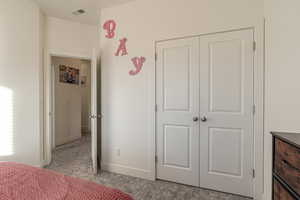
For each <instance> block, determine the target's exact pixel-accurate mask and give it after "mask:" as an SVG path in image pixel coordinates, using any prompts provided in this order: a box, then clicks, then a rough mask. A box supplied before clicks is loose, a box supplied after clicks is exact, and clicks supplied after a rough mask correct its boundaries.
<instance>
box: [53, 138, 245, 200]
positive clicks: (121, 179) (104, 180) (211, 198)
mask: <svg viewBox="0 0 300 200" xmlns="http://www.w3.org/2000/svg"><path fill="white" fill-rule="evenodd" d="M90 155H91V138H90V136H84V137H82V139H81V140H78V141H76V142H73V143H70V144H67V145H63V146H61V147H59V148H58V149H57V150H56V151H55V152H54V155H53V162H52V163H51V165H50V166H49V167H48V169H50V170H53V171H56V172H58V173H62V174H65V175H68V176H73V177H77V178H81V179H86V180H90V181H93V182H96V183H98V184H102V185H105V186H108V187H113V188H117V189H119V190H121V191H123V192H125V193H128V194H130V195H131V196H132V197H133V198H134V199H135V200H247V199H248V198H244V197H239V196H235V195H231V194H224V193H221V192H215V191H210V190H205V189H200V188H196V187H190V186H185V185H180V184H176V183H170V182H165V181H155V182H154V181H149V180H144V179H140V178H134V177H129V176H124V175H119V174H114V173H109V172H103V171H101V173H99V174H98V175H97V176H94V175H93V171H92V161H91V158H90Z"/></svg>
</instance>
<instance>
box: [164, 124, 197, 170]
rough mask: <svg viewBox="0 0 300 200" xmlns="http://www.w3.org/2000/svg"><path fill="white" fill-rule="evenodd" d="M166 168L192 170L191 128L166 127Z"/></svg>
mask: <svg viewBox="0 0 300 200" xmlns="http://www.w3.org/2000/svg"><path fill="white" fill-rule="evenodd" d="M164 131H165V132H164V162H163V164H164V165H165V166H174V167H179V168H190V166H191V163H190V157H191V155H190V153H191V137H190V128H189V127H186V126H170V125H166V126H165V130H164ZM178 147H180V148H178Z"/></svg>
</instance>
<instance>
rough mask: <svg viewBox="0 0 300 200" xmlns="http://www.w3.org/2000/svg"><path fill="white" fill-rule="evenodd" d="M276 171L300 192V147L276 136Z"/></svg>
mask: <svg viewBox="0 0 300 200" xmlns="http://www.w3.org/2000/svg"><path fill="white" fill-rule="evenodd" d="M274 171H275V173H276V174H277V175H278V176H279V177H281V179H283V180H284V181H285V182H286V183H287V184H288V185H289V186H290V187H291V188H292V189H293V190H294V191H295V192H296V193H298V194H300V149H298V148H296V147H294V146H292V145H290V144H288V143H286V142H284V141H282V140H280V139H277V138H275V152H274Z"/></svg>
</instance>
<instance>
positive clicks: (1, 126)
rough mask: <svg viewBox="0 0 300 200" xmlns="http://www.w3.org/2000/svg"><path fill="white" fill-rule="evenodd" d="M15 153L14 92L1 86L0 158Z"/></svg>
mask: <svg viewBox="0 0 300 200" xmlns="http://www.w3.org/2000/svg"><path fill="white" fill-rule="evenodd" d="M13 153H14V152H13V92H12V90H10V89H9V88H5V87H1V86H0V156H10V155H12V154H13Z"/></svg>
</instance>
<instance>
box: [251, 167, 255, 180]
mask: <svg viewBox="0 0 300 200" xmlns="http://www.w3.org/2000/svg"><path fill="white" fill-rule="evenodd" d="M252 177H253V178H255V169H252Z"/></svg>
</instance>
